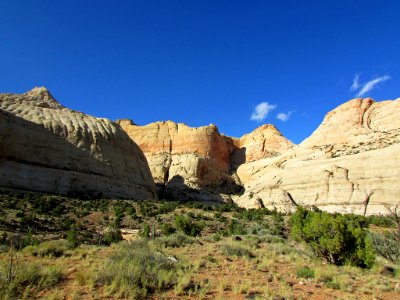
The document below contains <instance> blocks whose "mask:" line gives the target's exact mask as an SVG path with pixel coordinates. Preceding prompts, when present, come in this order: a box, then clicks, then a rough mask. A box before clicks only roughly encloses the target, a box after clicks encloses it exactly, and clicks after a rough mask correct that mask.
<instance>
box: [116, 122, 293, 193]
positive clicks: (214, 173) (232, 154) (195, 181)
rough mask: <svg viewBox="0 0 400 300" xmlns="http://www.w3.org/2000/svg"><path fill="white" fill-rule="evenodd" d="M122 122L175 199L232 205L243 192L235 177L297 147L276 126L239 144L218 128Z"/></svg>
mask: <svg viewBox="0 0 400 300" xmlns="http://www.w3.org/2000/svg"><path fill="white" fill-rule="evenodd" d="M117 122H118V123H119V124H120V125H121V127H122V128H123V129H124V130H125V131H126V132H127V133H128V135H129V136H130V137H131V138H132V139H133V140H134V141H135V142H136V143H137V144H138V145H139V147H140V148H141V149H142V150H143V152H144V154H145V155H146V157H147V160H148V162H149V165H150V170H151V172H152V174H153V178H154V180H155V182H156V183H157V184H158V185H159V186H162V189H163V191H164V192H166V193H167V194H169V195H168V196H169V197H171V198H174V199H176V198H179V199H197V200H213V201H215V200H222V201H229V200H230V196H229V195H231V194H235V193H238V192H239V191H241V189H242V187H241V183H240V181H238V179H237V176H236V174H235V170H236V168H237V166H238V165H240V164H241V163H243V162H245V161H246V160H254V159H256V158H260V157H269V156H274V155H277V154H280V153H282V151H283V150H287V149H289V148H290V147H292V143H291V142H290V141H288V140H287V139H285V138H284V137H283V136H282V135H281V133H280V132H279V131H278V130H277V129H276V128H275V127H274V126H272V125H264V126H262V127H260V128H258V129H256V130H255V131H254V132H253V133H251V134H248V135H245V136H244V137H243V138H240V139H236V138H231V137H227V136H224V135H221V134H220V133H219V131H218V128H217V127H216V126H215V125H209V126H203V127H197V128H193V127H189V126H187V125H185V124H183V123H175V122H172V121H165V122H156V123H151V124H148V125H146V126H138V125H136V124H134V123H133V122H132V121H131V120H119V121H117Z"/></svg>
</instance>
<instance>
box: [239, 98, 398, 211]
mask: <svg viewBox="0 0 400 300" xmlns="http://www.w3.org/2000/svg"><path fill="white" fill-rule="evenodd" d="M399 113H400V99H397V100H394V101H382V102H375V101H373V100H372V99H369V98H367V99H359V98H358V99H353V100H351V101H349V102H347V103H345V104H343V105H341V106H339V107H338V108H336V109H335V110H333V111H331V112H330V113H328V114H327V115H326V117H325V119H324V121H323V122H322V124H321V125H320V126H319V128H318V129H317V130H316V131H315V132H314V133H313V134H312V135H311V136H310V137H309V138H308V139H306V140H305V141H304V142H303V143H301V144H300V145H299V146H297V147H295V148H293V149H291V150H288V151H287V152H285V153H284V154H282V155H280V156H277V157H274V158H266V159H261V160H258V161H254V162H250V163H246V164H243V165H241V166H240V167H239V169H238V171H237V174H238V176H239V178H240V180H241V182H242V183H244V186H245V193H244V195H242V196H240V197H237V198H235V201H237V202H238V203H239V204H240V205H243V206H245V207H257V206H259V205H260V202H262V203H263V205H265V206H266V207H270V208H272V207H277V208H278V209H281V210H291V209H293V207H294V206H295V205H296V204H301V205H315V206H317V207H319V208H321V209H325V210H328V211H338V212H355V213H359V214H362V213H364V209H365V207H366V209H367V210H366V213H367V214H372V213H387V209H386V208H385V205H387V204H392V205H393V204H395V203H398V202H399V201H400V156H399V153H400V152H399V151H400V119H399V118H398V117H396V116H398V115H399Z"/></svg>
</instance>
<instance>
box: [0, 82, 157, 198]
mask: <svg viewBox="0 0 400 300" xmlns="http://www.w3.org/2000/svg"><path fill="white" fill-rule="evenodd" d="M0 186H3V187H11V188H19V189H26V190H33V191H40V192H50V193H57V194H72V195H74V194H75V195H79V194H84V195H86V196H95V195H99V194H102V195H104V196H108V197H124V198H134V199H155V198H156V197H157V195H156V191H155V186H154V183H153V180H152V177H151V173H150V170H149V168H148V165H147V162H146V158H145V157H144V155H143V153H142V151H141V150H140V149H139V147H137V145H136V144H135V143H134V142H132V141H131V139H130V138H129V137H128V136H127V135H126V133H125V132H124V131H123V130H122V129H121V128H120V127H119V126H118V125H117V124H115V123H113V122H111V121H110V120H107V119H100V118H95V117H92V116H88V115H85V114H83V113H80V112H77V111H73V110H70V109H67V108H65V107H63V106H62V105H61V104H59V103H58V102H57V101H56V100H55V99H54V98H53V97H52V95H51V94H50V93H49V91H48V90H47V89H45V88H34V89H33V90H31V91H29V92H27V93H25V94H21V95H15V94H0Z"/></svg>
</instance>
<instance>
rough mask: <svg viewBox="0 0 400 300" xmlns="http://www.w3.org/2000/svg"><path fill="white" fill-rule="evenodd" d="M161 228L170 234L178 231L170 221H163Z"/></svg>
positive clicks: (163, 231) (162, 231) (163, 232)
mask: <svg viewBox="0 0 400 300" xmlns="http://www.w3.org/2000/svg"><path fill="white" fill-rule="evenodd" d="M160 230H161V233H162V234H163V235H170V234H173V233H174V232H175V231H176V229H175V228H174V227H173V226H172V225H171V224H169V223H162V224H161V226H160Z"/></svg>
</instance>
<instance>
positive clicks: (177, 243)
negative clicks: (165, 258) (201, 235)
mask: <svg viewBox="0 0 400 300" xmlns="http://www.w3.org/2000/svg"><path fill="white" fill-rule="evenodd" d="M194 242H196V240H195V239H194V238H192V237H190V236H187V235H186V234H183V233H179V232H178V233H175V234H172V235H169V236H163V237H160V238H157V239H155V240H154V243H155V244H156V245H157V246H163V247H166V248H168V247H171V248H178V247H182V246H185V245H189V244H193V243H194Z"/></svg>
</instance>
